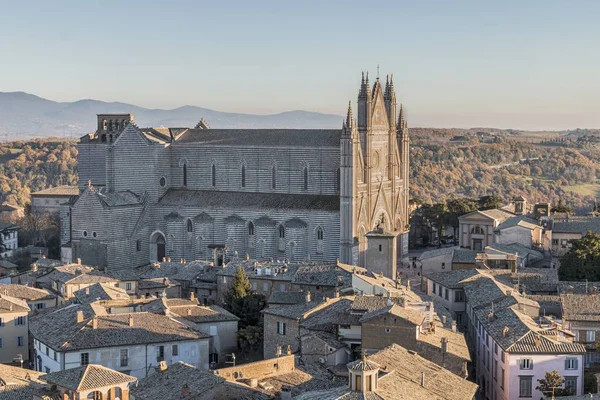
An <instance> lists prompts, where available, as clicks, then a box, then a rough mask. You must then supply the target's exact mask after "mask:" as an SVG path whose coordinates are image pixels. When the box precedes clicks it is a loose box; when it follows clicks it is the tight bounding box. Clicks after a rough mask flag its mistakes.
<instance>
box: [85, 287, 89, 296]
mask: <svg viewBox="0 0 600 400" xmlns="http://www.w3.org/2000/svg"><path fill="white" fill-rule="evenodd" d="M85 295H86V296H89V295H90V287H89V286H88V287H86V288H85Z"/></svg>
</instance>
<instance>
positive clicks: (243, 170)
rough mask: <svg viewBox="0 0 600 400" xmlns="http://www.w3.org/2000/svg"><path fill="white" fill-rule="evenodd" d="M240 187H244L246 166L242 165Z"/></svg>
mask: <svg viewBox="0 0 600 400" xmlns="http://www.w3.org/2000/svg"><path fill="white" fill-rule="evenodd" d="M242 187H243V188H245V187H246V166H245V165H242Z"/></svg>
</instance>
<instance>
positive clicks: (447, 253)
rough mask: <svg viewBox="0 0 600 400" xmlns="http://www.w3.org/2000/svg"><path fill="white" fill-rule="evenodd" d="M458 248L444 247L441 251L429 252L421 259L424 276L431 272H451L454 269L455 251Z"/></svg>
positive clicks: (424, 253) (422, 255)
mask: <svg viewBox="0 0 600 400" xmlns="http://www.w3.org/2000/svg"><path fill="white" fill-rule="evenodd" d="M456 249H458V247H442V248H441V249H435V250H428V251H425V252H423V254H421V256H420V257H419V261H420V262H421V271H422V273H423V274H427V273H430V272H441V271H449V270H451V269H452V258H453V256H454V250H456Z"/></svg>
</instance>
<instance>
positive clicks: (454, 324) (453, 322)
mask: <svg viewBox="0 0 600 400" xmlns="http://www.w3.org/2000/svg"><path fill="white" fill-rule="evenodd" d="M452 332H456V321H452Z"/></svg>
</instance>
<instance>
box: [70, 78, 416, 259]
mask: <svg viewBox="0 0 600 400" xmlns="http://www.w3.org/2000/svg"><path fill="white" fill-rule="evenodd" d="M396 108H397V107H396V96H395V93H394V84H393V79H392V80H388V81H387V82H386V85H385V88H383V87H382V85H381V84H380V82H379V79H377V80H376V82H375V84H374V85H373V86H371V85H370V83H369V78H368V74H367V76H366V77H365V76H364V75H363V78H362V82H361V87H360V91H359V96H358V109H357V118H356V119H355V118H354V113H353V110H352V107H351V106H349V108H348V113H347V116H346V118H345V121H344V122H343V124H342V128H341V129H338V130H335V129H334V130H301V129H211V128H210V127H209V125H208V124H207V123H206V122H205V121H204V120H201V121H200V122H199V123H198V125H196V127H195V128H144V129H141V128H138V127H137V126H136V125H135V123H134V122H133V118H132V115H130V114H118V115H116V114H103V115H98V116H97V117H98V127H97V130H96V131H95V132H94V133H91V134H89V135H86V136H84V137H82V138H81V139H80V141H79V143H78V150H79V156H78V157H79V159H78V161H79V180H80V195H79V197H78V199H77V200H76V201H75V202H74V203H73V204H71V205H70V208H69V209H68V210H66V211H64V212H63V215H65V216H67V217H68V218H69V219H70V227H71V228H70V235H68V236H69V237H64V242H68V244H65V245H64V246H66V247H69V246H70V251H71V252H72V258H73V259H75V258H80V259H81V260H82V262H83V263H84V264H88V265H97V266H99V267H103V268H106V269H108V270H126V269H130V268H135V267H137V266H141V265H145V264H147V263H149V262H152V261H157V260H162V259H163V258H164V257H167V258H169V257H170V258H172V259H180V258H183V259H186V260H192V259H212V257H213V251H214V249H222V251H225V252H226V254H227V255H228V257H230V258H231V257H235V256H236V255H237V256H239V257H242V256H244V255H246V254H247V255H249V256H250V257H251V258H256V259H259V260H264V259H269V258H273V259H288V260H301V259H313V260H314V259H317V260H328V261H333V260H336V259H338V258H339V259H340V261H341V262H344V263H351V264H358V265H365V262H366V250H367V233H368V232H370V231H373V229H374V228H375V227H379V229H380V230H381V229H383V230H385V231H386V232H388V233H391V234H393V235H394V236H396V238H397V241H396V246H397V248H398V252H397V254H398V259H403V258H406V255H407V245H408V236H407V232H408V179H409V154H408V152H409V138H408V128H407V124H406V121H405V120H404V113H403V110H402V107H400V110H399V111H397V109H396ZM223 249H224V250H223Z"/></svg>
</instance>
